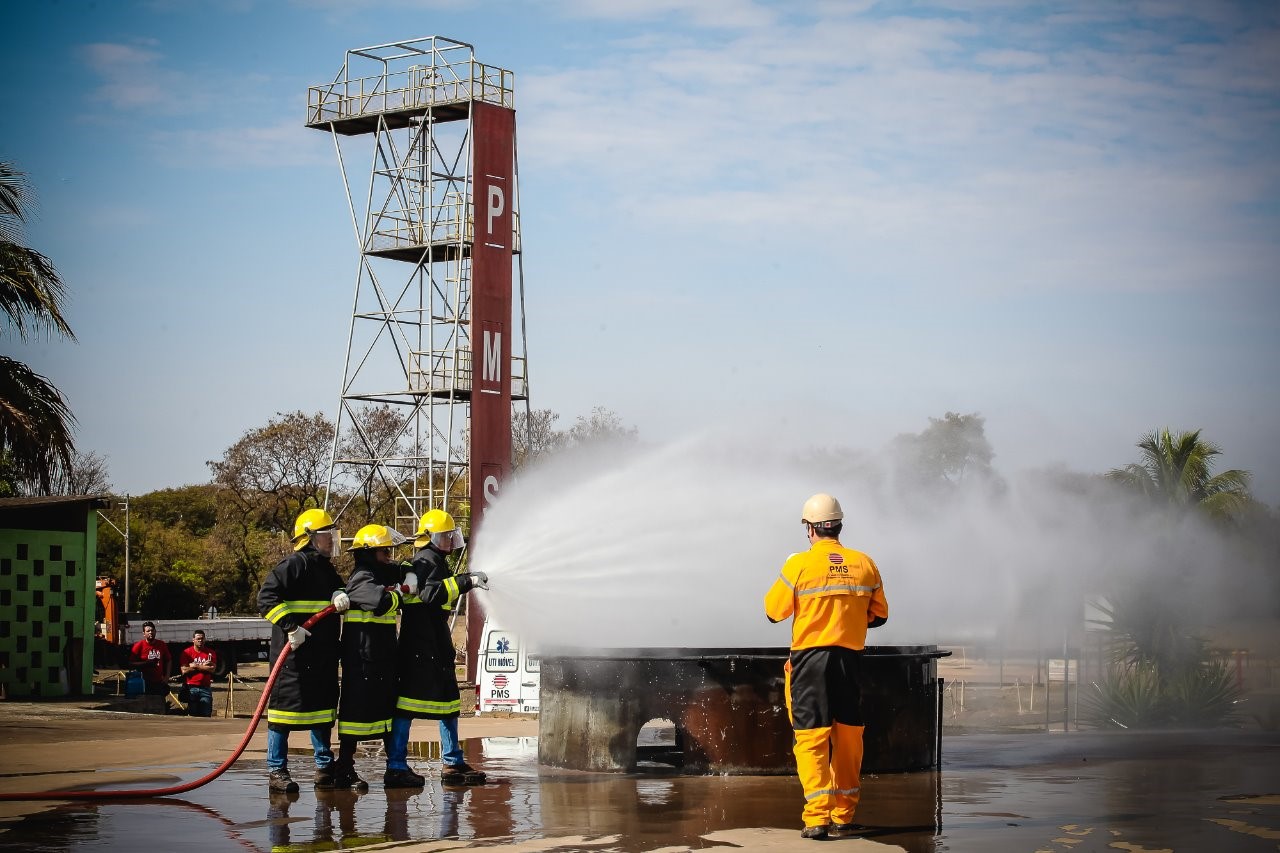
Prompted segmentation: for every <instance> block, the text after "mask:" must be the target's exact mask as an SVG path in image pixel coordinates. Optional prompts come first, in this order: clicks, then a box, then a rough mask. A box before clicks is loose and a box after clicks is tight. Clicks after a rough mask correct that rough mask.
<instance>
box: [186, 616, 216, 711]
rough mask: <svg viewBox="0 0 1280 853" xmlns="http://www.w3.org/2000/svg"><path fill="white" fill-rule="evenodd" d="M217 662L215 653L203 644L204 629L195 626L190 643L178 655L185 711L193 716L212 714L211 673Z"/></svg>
mask: <svg viewBox="0 0 1280 853" xmlns="http://www.w3.org/2000/svg"><path fill="white" fill-rule="evenodd" d="M217 663H218V658H217V654H216V653H215V652H214V651H213V649H211V648H209V647H208V646H206V645H205V644H204V631H201V630H200V629H198V628H197V629H196V630H195V631H194V632H193V633H192V634H191V645H189V646H187V647H186V648H185V649H183V650H182V654H180V655H178V668H179V669H181V670H182V675H183V676H184V680H185V681H186V683H187V713H188V714H190V715H191V716H193V717H212V716H213V673H214V672H215V671H216V670H217V668H218V667H217Z"/></svg>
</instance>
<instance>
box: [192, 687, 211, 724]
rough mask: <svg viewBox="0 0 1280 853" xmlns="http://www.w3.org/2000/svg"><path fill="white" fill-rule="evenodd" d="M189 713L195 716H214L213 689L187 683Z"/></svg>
mask: <svg viewBox="0 0 1280 853" xmlns="http://www.w3.org/2000/svg"><path fill="white" fill-rule="evenodd" d="M187 713H188V714H190V715H191V716H193V717H212V716H213V689H212V688H210V687H192V686H191V685H189V684H188V685H187Z"/></svg>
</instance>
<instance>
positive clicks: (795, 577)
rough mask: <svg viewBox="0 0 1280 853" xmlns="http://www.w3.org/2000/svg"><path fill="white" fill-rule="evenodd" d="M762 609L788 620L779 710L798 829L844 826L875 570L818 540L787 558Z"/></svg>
mask: <svg viewBox="0 0 1280 853" xmlns="http://www.w3.org/2000/svg"><path fill="white" fill-rule="evenodd" d="M764 610H765V614H766V615H767V616H768V617H769V620H770V621H771V622H781V621H782V620H783V619H786V618H788V617H790V618H791V620H792V622H791V655H790V658H789V660H788V661H787V665H786V674H787V675H786V690H787V694H786V695H787V712H788V713H789V714H790V715H791V725H792V728H794V729H795V754H796V770H797V772H798V773H799V776H800V784H801V785H803V786H804V798H805V806H804V814H803V817H804V823H805V826H824V825H827V824H831V823H835V824H848V823H852V822H853V813H854V811H855V810H856V809H857V807H858V793H859V788H860V786H861V772H862V730H863V725H862V712H861V708H860V702H861V694H860V690H859V687H858V681H857V670H858V661H859V658H860V657H861V655H860V653H861V651H862V649H863V646H864V645H865V644H866V639H867V626H868V625H869V624H870V623H871V622H873V621H874V622H876V623H877V624H882V623H883V622H884V620H886V619H888V618H889V605H888V603H887V602H886V601H885V597H884V589H883V587H882V586H881V583H880V570H879V569H877V568H876V564H875V562H873V561H872V559H871V558H870V557H868V556H867V555H866V554H863V553H862V552H860V551H854V550H852V549H850V548H845V547H843V546H842V545H841V544H840V542H839V540H836V539H828V538H821V539H818V540H817V541H815V542H814V543H813V547H811V548H810V549H809V550H808V551H803V552H801V553H799V554H792V555H791V556H790V557H789V558H787V562H786V563H785V564H784V565H783V567H782V573H781V574H780V575H779V577H778V579H777V580H776V581H774V582H773V586H771V587H769V591H768V592H767V593H766V594H765V597H764Z"/></svg>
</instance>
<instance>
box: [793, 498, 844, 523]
mask: <svg viewBox="0 0 1280 853" xmlns="http://www.w3.org/2000/svg"><path fill="white" fill-rule="evenodd" d="M800 513H801V514H800V520H801V521H804V522H807V523H809V524H812V525H813V526H814V527H830V526H832V525H831V522H839V521H842V520H843V519H844V510H842V509H840V501H838V500H836V499H835V498H833V497H831V495H827V494H822V493H819V494H816V495H814V496H813V497H811V498H809V500H807V501H805V502H804V509H802V510H801V511H800Z"/></svg>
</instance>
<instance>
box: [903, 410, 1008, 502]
mask: <svg viewBox="0 0 1280 853" xmlns="http://www.w3.org/2000/svg"><path fill="white" fill-rule="evenodd" d="M893 449H894V457H895V464H896V467H897V472H898V478H899V481H900V482H901V483H903V484H904V485H912V486H917V487H924V488H925V489H944V490H951V489H954V488H956V487H958V486H960V485H961V484H962V483H967V482H972V481H975V480H976V481H979V482H982V483H985V484H997V483H998V482H999V478H998V477H997V476H996V474H995V472H994V471H993V470H992V468H991V460H992V459H993V458H994V457H995V453H994V452H993V451H992V449H991V443H990V442H988V441H987V436H986V419H985V418H983V417H982V415H980V414H978V413H977V412H974V413H972V414H968V415H961V414H957V413H956V412H947V413H946V414H945V415H943V416H942V417H941V418H929V426H928V428H927V429H925V430H924V432H921V433H919V434H913V433H906V434H903V435H900V436H898V437H897V438H896V439H894V442H893Z"/></svg>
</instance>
